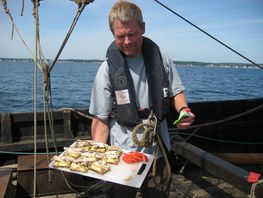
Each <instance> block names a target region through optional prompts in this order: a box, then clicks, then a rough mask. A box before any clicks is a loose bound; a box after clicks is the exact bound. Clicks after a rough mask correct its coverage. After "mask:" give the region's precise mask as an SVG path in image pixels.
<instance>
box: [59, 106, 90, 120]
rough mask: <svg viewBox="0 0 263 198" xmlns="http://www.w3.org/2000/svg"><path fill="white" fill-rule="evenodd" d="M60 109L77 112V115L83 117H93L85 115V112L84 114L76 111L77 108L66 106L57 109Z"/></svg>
mask: <svg viewBox="0 0 263 198" xmlns="http://www.w3.org/2000/svg"><path fill="white" fill-rule="evenodd" d="M59 110H60V111H72V112H74V113H76V114H78V115H80V116H82V117H84V118H88V119H91V120H92V119H93V117H92V116H88V115H86V114H84V113H82V112H80V111H77V110H75V109H73V108H67V107H64V108H60V109H59Z"/></svg>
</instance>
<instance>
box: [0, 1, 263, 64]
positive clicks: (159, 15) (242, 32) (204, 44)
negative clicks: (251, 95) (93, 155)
mask: <svg viewBox="0 0 263 198" xmlns="http://www.w3.org/2000/svg"><path fill="white" fill-rule="evenodd" d="M159 1H160V2H162V3H163V4H165V5H166V6H167V7H169V8H170V9H172V10H173V11H175V12H176V13H178V14H179V15H181V16H183V17H184V18H186V19H188V20H189V21H191V22H192V23H193V24H195V25H196V26H198V27H199V28H201V29H203V30H204V31H206V32H208V33H209V34H211V35H212V36H213V37H215V38H217V39H218V40H220V41H222V42H223V43H225V44H226V45H228V46H230V47H231V48H233V49H234V50H236V51H237V52H239V53H240V54H242V55H244V56H246V57H247V58H249V59H250V60H252V61H254V62H256V63H258V64H262V63H263V1H262V0H231V1H230V0H159ZM114 2H115V1H114V0H94V2H93V3H91V4H89V5H87V6H86V8H85V9H84V11H83V12H82V14H81V16H80V18H79V20H78V23H77V25H76V27H75V29H74V31H73V33H72V35H71V37H70V38H69V40H68V42H67V44H66V46H65V48H64V50H63V52H62V53H61V55H60V57H59V58H60V59H104V58H105V53H106V50H107V47H108V46H109V44H110V43H111V42H112V41H113V36H112V34H111V32H110V30H109V27H108V13H109V11H110V9H111V6H112V5H113V4H114ZM131 2H134V3H136V4H137V5H138V6H140V8H141V10H142V12H143V17H144V21H145V23H146V33H145V36H147V37H149V38H151V39H152V40H154V41H155V42H156V43H157V44H158V45H159V46H161V47H163V48H165V49H166V51H167V52H168V53H169V55H170V57H171V59H172V60H174V61H202V62H215V63H217V62H235V63H248V61H247V60H245V59H243V58H241V57H240V56H239V55H237V54H235V53H234V52H232V51H230V50H229V49H227V48H226V47H224V46H222V45H221V44H219V43H218V42H216V41H214V40H213V39H211V38H210V37H208V36H207V35H205V34H204V33H202V32H200V31H199V30H197V29H196V28H194V27H193V26H191V25H190V24H188V23H187V22H185V21H184V20H182V19H181V18H179V17H178V16H176V15H175V14H173V13H172V12H170V11H168V10H167V9H165V8H163V7H162V6H160V5H159V4H158V3H157V2H156V1H154V0H131ZM7 6H8V8H9V10H10V13H11V14H12V16H13V19H14V21H15V24H16V25H17V27H18V29H19V31H20V33H21V35H22V36H23V39H24V40H25V41H26V43H27V45H28V46H29V48H30V49H31V50H32V51H33V52H34V46H35V25H34V18H33V16H32V2H31V0H25V7H24V11H23V16H20V14H21V10H22V0H20V1H18V0H7ZM76 12H77V5H76V3H75V2H73V1H70V0H43V1H41V2H40V7H39V16H40V38H41V48H42V51H43V54H44V56H45V57H46V58H49V59H54V58H55V57H56V55H57V53H58V50H59V48H60V46H61V44H62V42H63V40H64V38H65V36H66V34H67V32H68V29H69V27H70V25H71V23H72V21H73V19H74V17H75V14H76ZM11 33H12V26H11V23H10V20H9V18H8V17H7V15H6V14H5V12H4V9H3V6H2V5H0V35H1V36H0V57H4V58H32V56H31V54H30V53H29V52H28V50H27V49H26V47H25V46H24V45H23V44H22V42H21V41H20V38H19V37H18V35H17V33H16V32H14V35H13V40H11Z"/></svg>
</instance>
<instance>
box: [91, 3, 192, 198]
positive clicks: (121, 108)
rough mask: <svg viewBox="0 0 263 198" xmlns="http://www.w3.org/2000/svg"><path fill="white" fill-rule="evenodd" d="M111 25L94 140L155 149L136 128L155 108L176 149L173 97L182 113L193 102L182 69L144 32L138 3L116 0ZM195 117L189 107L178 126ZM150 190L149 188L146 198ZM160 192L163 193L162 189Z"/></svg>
mask: <svg viewBox="0 0 263 198" xmlns="http://www.w3.org/2000/svg"><path fill="white" fill-rule="evenodd" d="M109 26H110V29H111V32H112V34H113V36H114V39H115V40H114V42H113V43H112V44H111V45H110V46H109V48H108V50H107V57H106V58H107V59H106V61H104V62H103V63H102V64H101V66H100V68H99V70H98V72H97V75H96V78H95V81H94V84H93V88H92V93H91V102H90V110H89V112H90V113H91V114H92V115H94V118H93V121H92V127H91V134H92V139H93V140H95V141H99V142H104V143H107V142H108V141H109V143H110V144H111V145H116V146H120V147H121V148H122V149H126V150H134V151H140V152H145V153H149V154H153V153H154V152H155V149H156V144H155V143H153V144H151V145H150V146H149V147H139V146H138V145H137V144H136V143H135V142H134V141H133V139H132V133H133V129H134V127H135V126H136V125H137V124H139V123H141V122H145V120H147V118H148V115H149V112H151V111H153V113H154V115H156V118H157V120H158V125H157V130H156V131H157V132H158V133H159V134H160V136H161V137H162V140H163V142H164V144H165V146H166V148H167V150H170V139H169V134H168V128H167V121H166V119H165V118H166V116H167V114H168V112H169V104H170V101H172V104H173V107H174V108H175V109H176V110H177V111H178V112H180V111H185V109H186V108H187V107H188V106H187V102H186V97H185V94H184V92H183V91H184V86H183V85H182V83H181V81H180V78H179V76H178V73H177V71H176V70H175V67H174V65H173V63H172V61H171V60H170V58H169V56H168V55H167V53H166V52H165V51H164V50H163V49H162V48H159V47H158V46H157V45H156V44H155V43H154V42H153V41H151V40H150V39H148V38H146V37H143V34H144V33H145V23H144V21H143V17H142V13H141V10H140V8H139V7H138V6H137V5H135V4H133V3H130V2H127V1H118V2H117V3H115V4H114V5H113V7H112V9H111V11H110V14H109ZM188 111H189V110H188ZM145 112H146V113H145ZM193 121H194V114H192V113H191V112H188V117H187V118H184V119H183V120H182V121H181V122H180V123H179V124H178V125H177V126H178V127H180V128H185V127H188V126H190V125H191V124H192V122H193ZM138 136H142V134H138ZM140 138H141V137H139V138H138V139H140ZM159 161H163V160H159ZM157 166H158V164H157ZM144 186H145V185H144ZM146 186H147V185H146ZM148 187H149V186H148ZM113 189H114V188H113ZM121 189H124V190H123V192H127V190H129V189H128V187H124V186H123V188H119V189H118V190H115V192H117V197H122V196H121V192H122V190H121ZM144 189H145V188H144ZM151 190H156V188H154V187H153V188H152V189H151ZM151 190H150V191H151ZM166 190H167V189H166ZM150 191H149V190H148V192H147V190H146V191H145V197H147V193H149V192H150ZM135 193H136V191H135V190H134V189H130V191H129V193H125V197H127V196H128V197H129V196H130V197H135ZM142 193H144V190H143V189H142ZM151 193H152V191H151ZM113 194H114V190H113ZM163 194H165V193H163ZM155 195H156V196H157V197H161V196H162V193H161V194H159V193H155ZM165 195H166V194H165ZM114 196H115V195H113V197H114Z"/></svg>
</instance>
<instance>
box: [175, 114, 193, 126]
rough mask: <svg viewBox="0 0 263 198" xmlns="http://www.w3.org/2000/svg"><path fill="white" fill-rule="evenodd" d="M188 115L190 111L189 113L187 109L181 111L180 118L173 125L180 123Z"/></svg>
mask: <svg viewBox="0 0 263 198" xmlns="http://www.w3.org/2000/svg"><path fill="white" fill-rule="evenodd" d="M188 116H189V113H188V112H186V111H181V112H180V114H179V117H178V119H177V120H175V121H174V123H173V125H176V124H178V123H180V122H181V120H182V119H183V118H186V117H188Z"/></svg>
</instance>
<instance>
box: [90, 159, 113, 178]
mask: <svg viewBox="0 0 263 198" xmlns="http://www.w3.org/2000/svg"><path fill="white" fill-rule="evenodd" d="M89 169H90V170H92V171H94V172H96V173H99V174H101V175H103V174H105V173H106V172H108V171H109V170H110V165H109V164H107V163H106V162H105V161H97V162H93V163H92V164H91V165H90V167H89Z"/></svg>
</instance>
